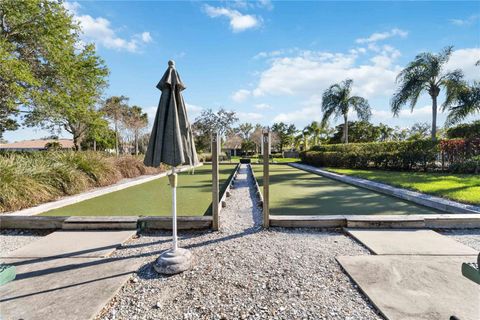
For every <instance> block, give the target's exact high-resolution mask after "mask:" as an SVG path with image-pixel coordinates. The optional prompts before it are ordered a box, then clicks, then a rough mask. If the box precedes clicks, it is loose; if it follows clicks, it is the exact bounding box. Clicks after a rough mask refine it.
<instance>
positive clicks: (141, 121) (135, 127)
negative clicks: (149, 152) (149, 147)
mask: <svg viewBox="0 0 480 320" xmlns="http://www.w3.org/2000/svg"><path fill="white" fill-rule="evenodd" d="M124 119H125V120H124V122H125V126H126V127H127V128H128V129H129V130H131V131H132V133H133V141H134V144H135V154H136V155H138V141H139V137H140V133H141V131H142V129H144V128H145V127H147V126H148V115H147V113H145V112H143V110H142V108H140V107H138V106H132V107H129V108H127V110H126V112H125V115H124Z"/></svg>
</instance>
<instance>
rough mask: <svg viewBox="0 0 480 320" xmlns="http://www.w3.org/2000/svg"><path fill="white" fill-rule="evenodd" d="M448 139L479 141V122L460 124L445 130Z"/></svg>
mask: <svg viewBox="0 0 480 320" xmlns="http://www.w3.org/2000/svg"><path fill="white" fill-rule="evenodd" d="M447 137H448V138H449V139H456V138H461V139H480V120H477V121H473V122H472V123H462V124H459V125H458V126H455V127H452V128H450V129H448V130H447Z"/></svg>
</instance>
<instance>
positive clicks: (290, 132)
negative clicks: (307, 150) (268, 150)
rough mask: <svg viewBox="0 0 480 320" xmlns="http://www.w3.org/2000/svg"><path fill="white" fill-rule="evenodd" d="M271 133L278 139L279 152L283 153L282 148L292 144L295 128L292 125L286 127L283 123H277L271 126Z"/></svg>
mask: <svg viewBox="0 0 480 320" xmlns="http://www.w3.org/2000/svg"><path fill="white" fill-rule="evenodd" d="M272 132H273V133H274V134H275V135H276V136H277V137H278V146H279V147H280V152H281V153H283V148H285V147H288V146H290V145H291V144H292V143H293V141H294V138H295V133H296V132H297V128H296V127H295V125H294V124H291V125H288V124H286V123H283V122H278V123H274V124H273V125H272ZM272 145H273V143H272Z"/></svg>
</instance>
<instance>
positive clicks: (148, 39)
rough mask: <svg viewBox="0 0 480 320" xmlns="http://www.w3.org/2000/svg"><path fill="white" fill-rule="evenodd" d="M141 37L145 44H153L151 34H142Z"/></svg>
mask: <svg viewBox="0 0 480 320" xmlns="http://www.w3.org/2000/svg"><path fill="white" fill-rule="evenodd" d="M141 37H142V41H143V42H145V43H149V42H152V40H153V39H152V36H151V35H150V32H146V31H145V32H142V34H141Z"/></svg>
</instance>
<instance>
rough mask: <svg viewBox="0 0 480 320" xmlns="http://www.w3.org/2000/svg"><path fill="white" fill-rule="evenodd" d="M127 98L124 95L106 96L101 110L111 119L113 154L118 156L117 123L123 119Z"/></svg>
mask: <svg viewBox="0 0 480 320" xmlns="http://www.w3.org/2000/svg"><path fill="white" fill-rule="evenodd" d="M127 102H128V98H127V97H125V96H112V97H110V98H108V99H107V100H106V101H105V103H104V105H103V107H102V109H101V111H102V112H103V113H104V114H105V116H106V117H107V118H108V119H110V120H111V121H113V126H114V130H115V154H116V155H117V156H118V154H119V150H118V140H119V132H118V131H119V125H120V122H121V121H122V120H123V116H124V114H125V110H127V108H128V104H127Z"/></svg>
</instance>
